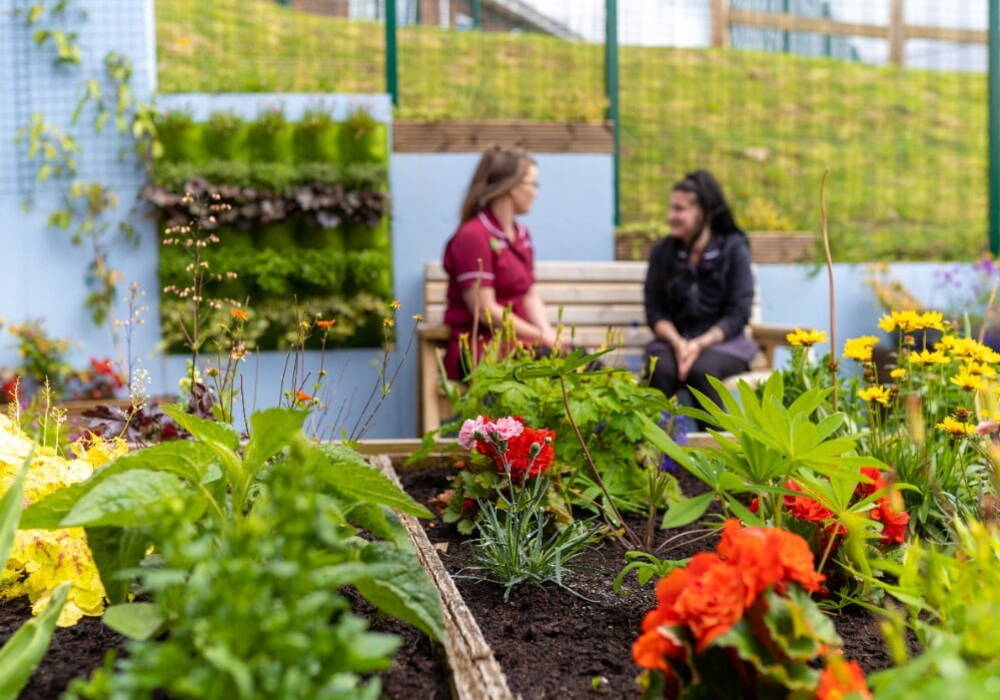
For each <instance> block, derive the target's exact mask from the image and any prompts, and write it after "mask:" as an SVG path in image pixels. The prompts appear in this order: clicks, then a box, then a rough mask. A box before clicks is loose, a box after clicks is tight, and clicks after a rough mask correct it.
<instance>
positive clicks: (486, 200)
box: [444, 146, 561, 380]
mask: <svg viewBox="0 0 1000 700" xmlns="http://www.w3.org/2000/svg"><path fill="white" fill-rule="evenodd" d="M537 194H538V167H537V165H536V164H535V161H534V160H532V158H531V157H530V156H528V154H526V153H525V152H524V151H522V150H520V149H517V148H503V147H501V146H493V147H492V148H490V149H488V150H487V151H486V152H485V153H483V156H482V158H481V159H480V160H479V165H478V166H477V167H476V171H475V173H474V174H473V176H472V182H470V183H469V189H468V192H467V193H466V195H465V201H464V202H463V203H462V212H461V225H460V226H459V229H458V231H456V232H455V235H453V236H452V237H451V239H450V240H449V241H448V244H447V246H446V247H445V251H444V269H445V271H446V272H447V273H448V307H447V309H446V310H445V314H444V321H445V323H447V324H448V325H449V326H450V327H451V338H450V339H449V342H448V349H447V352H446V353H445V360H444V365H445V369H446V370H447V372H448V377H449V378H450V379H458V380H460V379H462V378H463V377H464V375H465V374H466V370H467V369H468V368H465V367H463V358H462V357H461V351H460V349H459V338H460V337H461V336H462V335H463V334H464V335H469V336H471V335H472V327H473V321H474V317H475V309H476V308H478V310H479V311H478V315H479V327H478V330H479V342H471V340H470V346H471V347H472V348H473V351H474V352H477V353H478V352H480V351H481V348H482V345H483V343H485V342H486V341H488V340H489V339H490V337H491V335H492V329H496V328H499V327H500V326H501V324H502V323H503V315H504V309H505V308H506V307H508V306H510V308H511V316H510V319H511V322H512V323H513V324H514V330H515V332H516V333H517V337H518V338H519V339H520V340H521V341H523V342H525V343H527V344H532V345H538V346H541V347H543V348H547V349H551V348H553V347H556V346H557V345H560V346H561V342H560V341H557V339H556V333H555V331H554V330H553V328H552V325H551V324H550V323H549V319H548V316H547V314H546V312H545V305H544V304H543V303H542V300H541V298H540V297H539V296H538V293H537V292H536V291H535V288H534V284H535V272H534V262H535V256H534V251H533V249H532V247H531V236H530V235H529V233H528V229H527V228H525V226H524V225H523V224H521V223H520V222H518V221H517V217H518V216H521V215H523V214H527V213H528V212H529V211H531V205H532V203H533V202H534V201H535V196H536V195H537Z"/></svg>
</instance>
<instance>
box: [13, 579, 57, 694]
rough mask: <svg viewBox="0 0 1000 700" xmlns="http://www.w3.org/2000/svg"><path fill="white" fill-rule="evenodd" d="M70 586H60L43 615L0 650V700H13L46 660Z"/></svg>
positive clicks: (33, 620) (30, 622)
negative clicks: (43, 660) (43, 659)
mask: <svg viewBox="0 0 1000 700" xmlns="http://www.w3.org/2000/svg"><path fill="white" fill-rule="evenodd" d="M70 586H71V584H70V583H68V582H67V583H64V584H62V585H60V586H59V587H58V588H57V589H56V590H55V592H54V593H53V594H52V597H51V598H50V599H49V604H48V605H47V606H45V610H43V611H42V614H41V615H39V616H38V617H36V618H34V619H32V620H29V621H28V622H26V623H24V624H23V625H21V628H20V629H19V630H18V631H17V632H15V633H14V636H12V637H11V638H10V639H8V640H7V643H6V644H4V645H3V648H2V649H0V700H14V698H16V697H17V696H18V695H19V694H20V692H21V689H22V688H23V687H24V684H25V683H27V682H28V679H29V678H30V677H31V674H32V673H34V671H35V667H36V666H38V663H39V662H40V661H41V660H42V657H43V656H45V652H46V651H47V650H48V648H49V642H50V641H51V640H52V632H53V631H54V630H55V628H56V621H58V620H59V613H61V612H62V609H63V606H64V605H66V598H67V597H68V596H69V589H70Z"/></svg>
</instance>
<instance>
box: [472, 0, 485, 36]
mask: <svg viewBox="0 0 1000 700" xmlns="http://www.w3.org/2000/svg"><path fill="white" fill-rule="evenodd" d="M481 3H482V0H470V3H469V5H470V9H471V10H472V26H473V27H475V28H476V29H479V28H481V27H482V26H483V25H482V17H480V14H479V11H480V9H481V8H480V5H481Z"/></svg>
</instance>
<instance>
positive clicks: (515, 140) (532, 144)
mask: <svg viewBox="0 0 1000 700" xmlns="http://www.w3.org/2000/svg"><path fill="white" fill-rule="evenodd" d="M495 143H499V144H502V145H507V146H520V147H521V148H524V149H525V150H527V151H530V152H534V153H613V152H614V138H613V133H612V130H611V126H610V124H608V123H603V124H591V123H572V122H536V121H484V122H420V121H409V120H397V121H395V122H393V126H392V144H393V151H395V152H397V153H476V152H480V151H483V150H485V149H486V148H487V147H489V146H491V145H493V144H495Z"/></svg>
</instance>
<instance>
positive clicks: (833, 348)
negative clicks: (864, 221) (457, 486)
mask: <svg viewBox="0 0 1000 700" xmlns="http://www.w3.org/2000/svg"><path fill="white" fill-rule="evenodd" d="M829 174H830V171H829V170H825V171H823V179H822V180H821V181H820V185H819V206H820V222H821V228H822V231H823V251H824V253H825V254H826V276H827V280H828V284H829V290H830V374H831V377H830V378H831V380H832V381H833V410H834V412H836V410H837V394H838V393H839V389H840V385H839V382H838V381H837V314H836V311H837V305H836V298H835V295H834V289H833V256H832V255H831V254H830V230H829V227H828V226H827V219H826V177H827V175H829Z"/></svg>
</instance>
